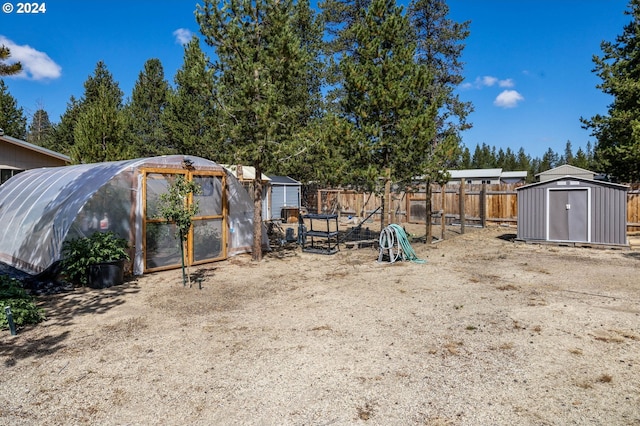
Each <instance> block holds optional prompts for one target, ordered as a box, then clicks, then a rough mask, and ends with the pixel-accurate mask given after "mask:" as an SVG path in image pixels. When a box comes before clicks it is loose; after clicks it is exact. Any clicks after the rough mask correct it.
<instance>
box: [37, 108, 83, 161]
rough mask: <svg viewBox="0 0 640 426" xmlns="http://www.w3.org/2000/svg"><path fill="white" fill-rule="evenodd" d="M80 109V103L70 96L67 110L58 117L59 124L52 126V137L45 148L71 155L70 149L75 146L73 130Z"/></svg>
mask: <svg viewBox="0 0 640 426" xmlns="http://www.w3.org/2000/svg"><path fill="white" fill-rule="evenodd" d="M81 109H82V102H81V101H80V100H79V99H76V98H75V97H74V96H71V98H69V102H67V109H66V110H65V112H64V113H63V114H62V116H61V117H60V122H59V123H57V124H54V126H53V132H52V133H53V134H52V137H51V139H50V140H49V141H48V144H47V145H46V146H45V148H49V149H51V150H54V151H57V152H61V153H63V154H66V155H69V154H70V153H71V148H72V147H73V145H74V144H75V140H74V137H73V129H74V128H75V127H76V123H77V122H78V116H79V115H80V111H81Z"/></svg>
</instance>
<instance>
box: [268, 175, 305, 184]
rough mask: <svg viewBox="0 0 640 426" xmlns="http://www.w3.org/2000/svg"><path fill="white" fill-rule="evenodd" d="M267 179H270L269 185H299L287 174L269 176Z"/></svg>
mask: <svg viewBox="0 0 640 426" xmlns="http://www.w3.org/2000/svg"><path fill="white" fill-rule="evenodd" d="M269 179H271V185H273V184H276V185H300V182H298V181H297V180H295V179H293V178H290V177H289V176H269Z"/></svg>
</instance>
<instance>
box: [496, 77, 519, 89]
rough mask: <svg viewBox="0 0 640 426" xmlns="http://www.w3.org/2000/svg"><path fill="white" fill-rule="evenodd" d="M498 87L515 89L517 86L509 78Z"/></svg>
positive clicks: (500, 82)
mask: <svg viewBox="0 0 640 426" xmlns="http://www.w3.org/2000/svg"><path fill="white" fill-rule="evenodd" d="M498 86H500V87H513V86H515V83H514V82H513V80H512V79H510V78H507V79H506V80H500V81H499V82H498Z"/></svg>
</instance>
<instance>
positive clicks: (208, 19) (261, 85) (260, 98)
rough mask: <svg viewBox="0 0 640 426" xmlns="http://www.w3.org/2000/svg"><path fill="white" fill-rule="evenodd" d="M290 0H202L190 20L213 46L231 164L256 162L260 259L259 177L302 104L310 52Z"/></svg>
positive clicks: (257, 250) (256, 253)
mask: <svg viewBox="0 0 640 426" xmlns="http://www.w3.org/2000/svg"><path fill="white" fill-rule="evenodd" d="M293 15H294V14H293V4H292V2H291V0H281V1H278V2H273V1H268V0H255V1H252V0H224V1H223V3H222V4H221V5H219V4H218V2H214V1H209V0H207V1H205V2H204V5H203V6H198V9H197V11H196V19H197V21H198V23H199V24H200V30H201V32H202V34H203V35H204V36H205V37H206V42H207V44H209V45H210V46H212V47H213V48H214V49H215V58H216V59H215V61H214V62H213V69H214V72H215V77H216V99H217V101H218V103H219V105H220V106H219V109H220V115H221V126H222V130H223V134H222V138H223V141H224V142H225V146H226V147H228V150H229V151H233V152H234V159H235V160H236V161H235V162H237V163H243V164H247V165H251V166H253V167H254V168H255V172H256V173H255V174H256V177H255V180H254V182H253V189H254V194H253V198H254V218H253V220H254V243H253V251H252V258H253V259H254V260H260V259H261V258H262V182H261V175H262V172H263V171H264V170H265V168H266V167H267V165H268V164H270V163H272V162H273V161H274V160H275V159H277V158H278V154H279V152H280V151H281V150H280V146H279V145H280V144H286V143H287V141H291V137H292V134H293V133H294V132H295V131H296V129H297V126H298V121H297V117H299V116H300V109H301V108H302V105H300V104H299V103H297V102H296V96H297V94H298V93H299V89H298V85H299V82H300V81H304V79H305V76H306V75H307V65H308V61H309V58H308V57H307V55H306V52H305V50H304V49H302V48H301V44H300V39H299V37H298V36H297V35H296V31H295V25H294V24H293Z"/></svg>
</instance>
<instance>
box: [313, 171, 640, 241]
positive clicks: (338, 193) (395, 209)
mask: <svg viewBox="0 0 640 426" xmlns="http://www.w3.org/2000/svg"><path fill="white" fill-rule="evenodd" d="M519 186H522V184H499V185H489V184H482V185H468V184H467V185H464V187H463V188H462V187H461V186H460V185H459V184H451V183H449V184H447V185H445V186H443V187H441V186H440V185H437V184H434V185H432V187H431V209H432V213H433V216H432V222H433V223H436V224H440V223H441V221H442V220H443V218H444V221H445V223H446V224H455V223H460V221H461V215H460V212H463V215H462V217H463V218H464V221H465V223H467V224H477V225H480V226H485V225H486V224H501V223H509V224H517V222H518V195H517V191H516V188H518V187H519ZM461 188H462V191H461ZM461 192H462V194H461ZM305 200H306V203H303V205H305V206H306V207H307V208H308V209H309V210H311V211H314V212H316V213H332V214H338V215H339V216H340V217H341V218H345V217H347V218H348V217H351V218H353V219H354V222H355V221H356V220H364V219H368V220H369V221H374V222H375V221H377V222H380V219H381V216H380V215H381V214H382V209H381V206H382V197H380V196H376V195H373V194H371V193H362V192H356V191H352V190H342V189H318V190H317V193H313V192H312V191H307V197H306V198H305ZM389 205H390V206H391V208H390V210H391V211H390V212H389V222H390V223H406V222H408V223H425V220H426V191H425V188H424V187H422V189H421V190H420V189H418V191H417V192H392V193H391V194H390V203H389ZM627 232H630V233H634V232H640V184H634V185H631V186H630V189H629V191H628V193H627Z"/></svg>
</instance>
